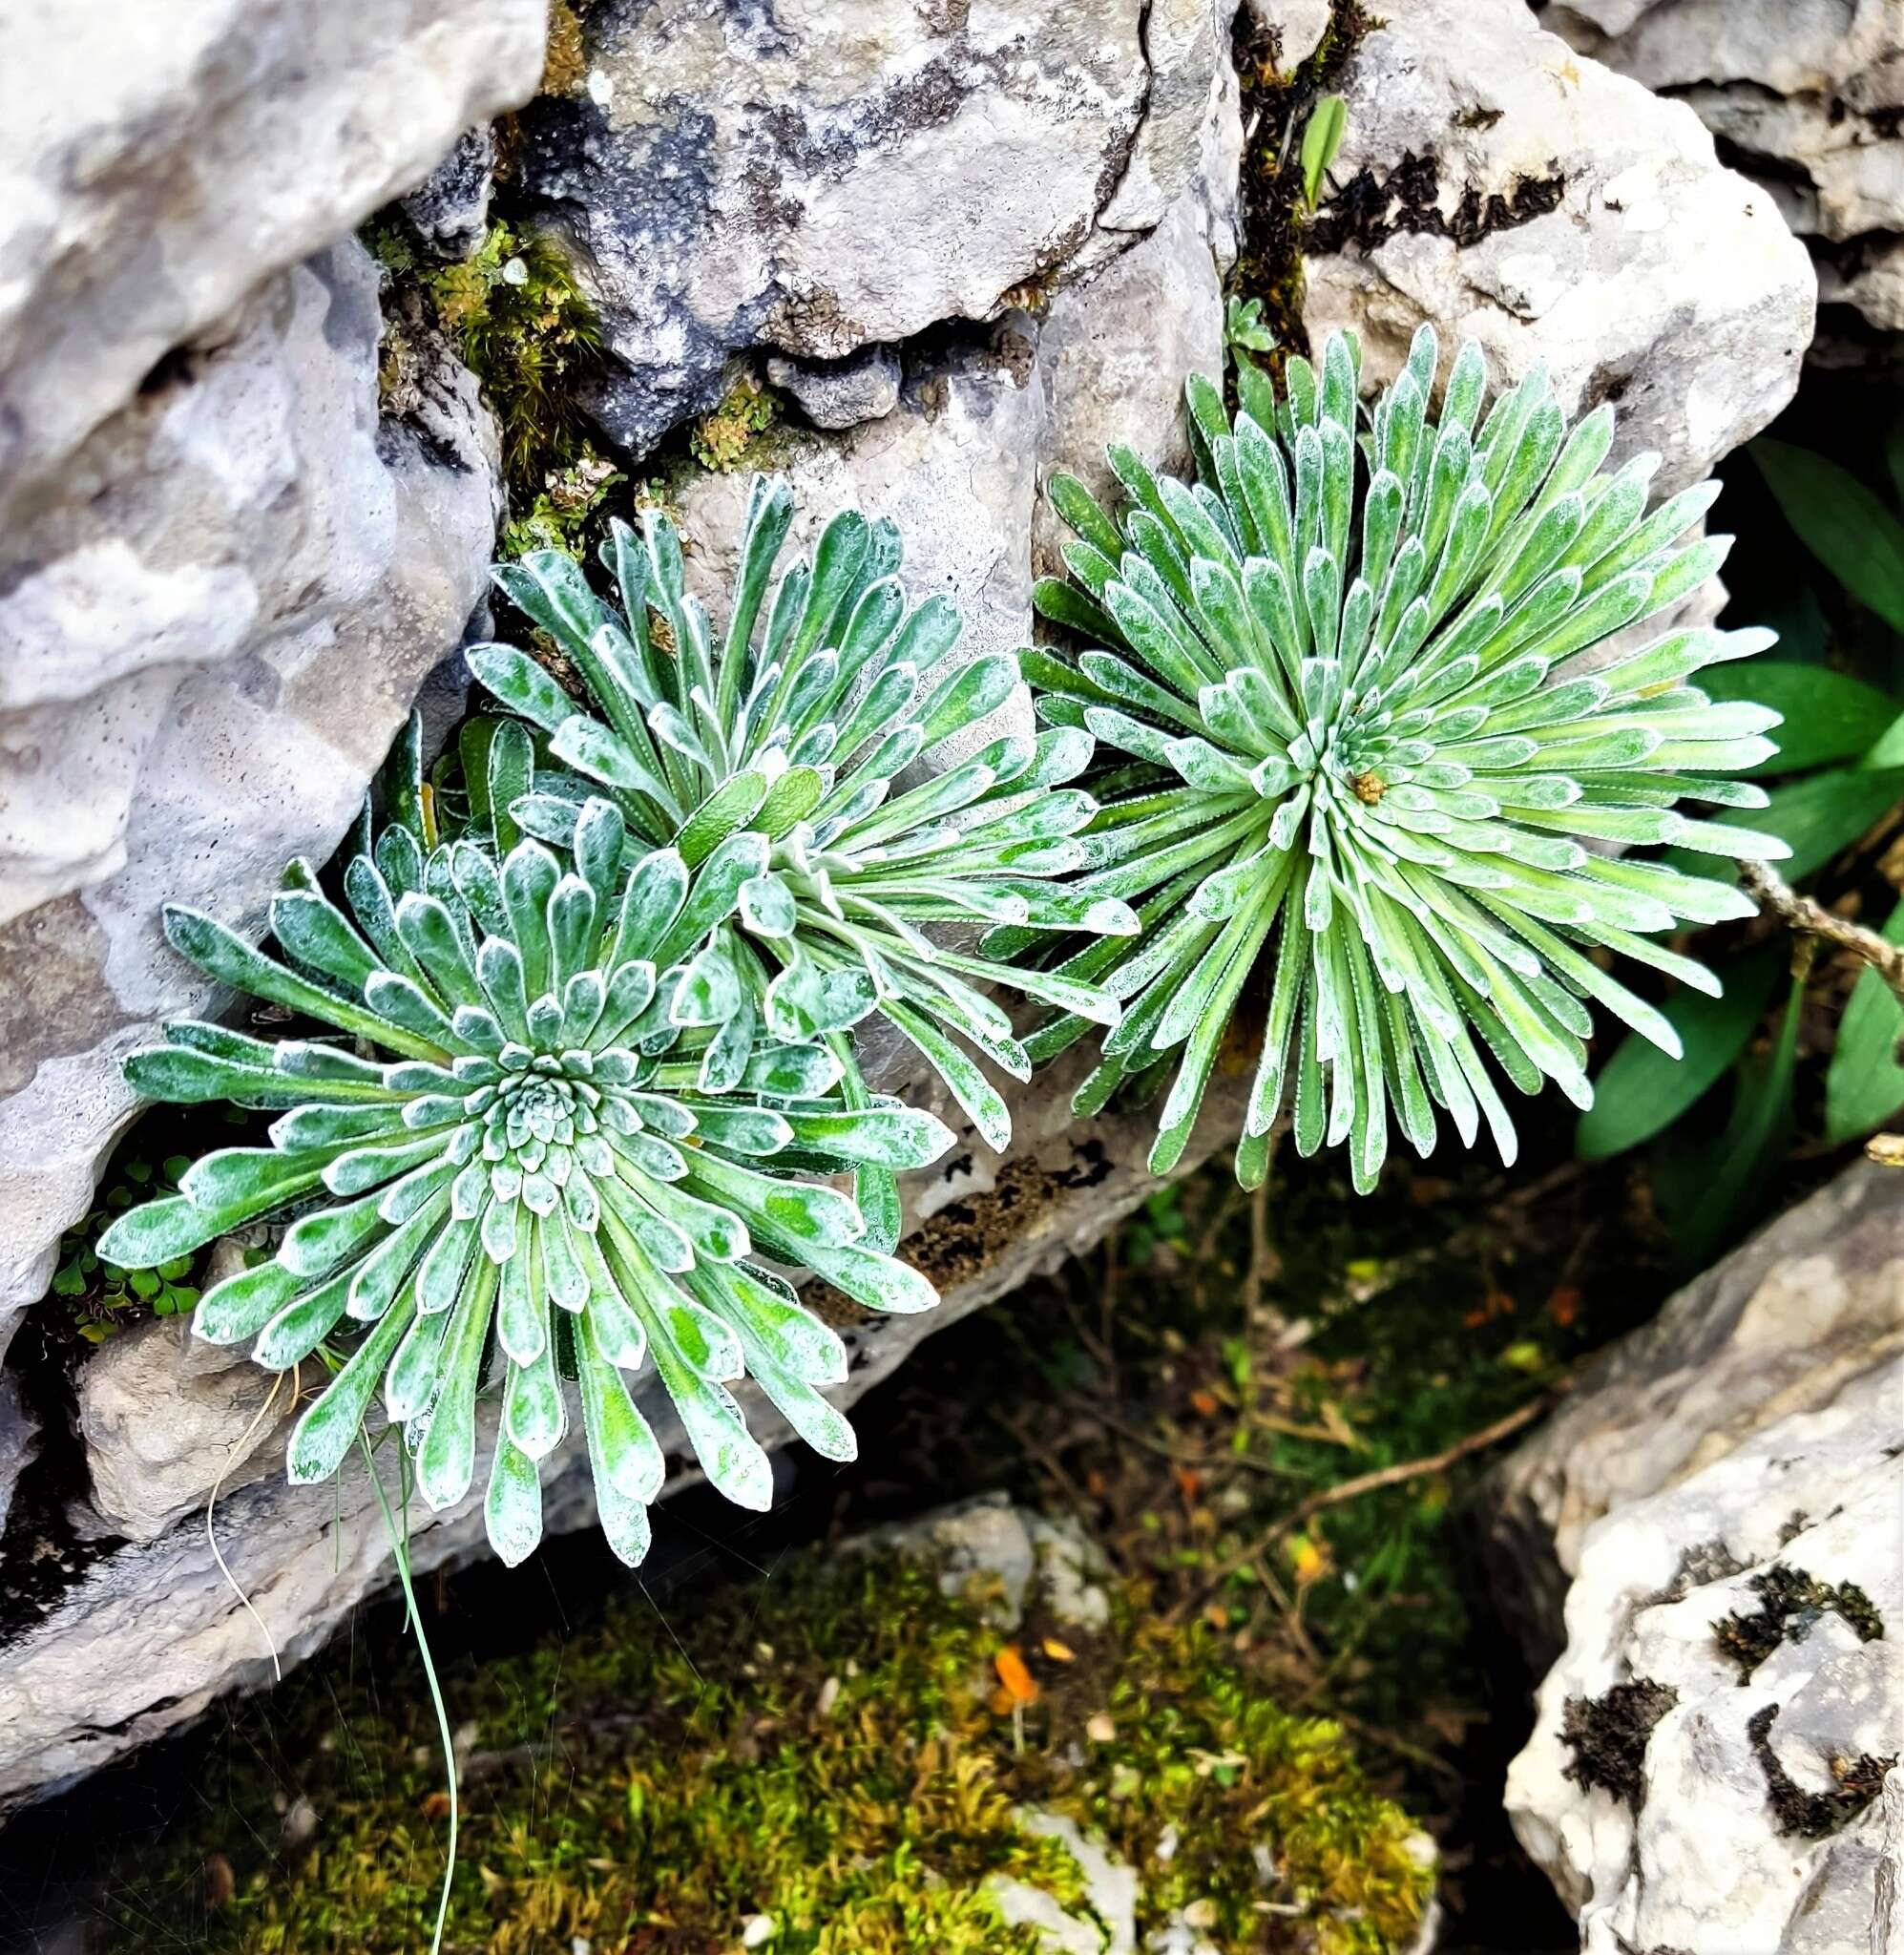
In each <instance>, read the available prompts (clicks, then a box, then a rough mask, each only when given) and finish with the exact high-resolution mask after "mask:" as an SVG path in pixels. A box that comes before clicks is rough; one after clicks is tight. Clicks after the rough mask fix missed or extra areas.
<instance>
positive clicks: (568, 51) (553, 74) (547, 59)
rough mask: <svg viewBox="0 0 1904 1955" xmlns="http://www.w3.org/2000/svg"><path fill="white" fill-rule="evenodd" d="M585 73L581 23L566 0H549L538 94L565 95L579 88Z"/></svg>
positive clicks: (571, 93) (587, 65)
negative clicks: (546, 45)
mask: <svg viewBox="0 0 1904 1955" xmlns="http://www.w3.org/2000/svg"><path fill="white" fill-rule="evenodd" d="M588 72H589V57H588V49H587V48H586V46H584V44H583V40H582V23H581V19H580V16H579V15H578V14H577V13H576V11H575V8H573V7H572V6H570V5H569V0H549V43H548V51H547V52H546V53H544V54H543V56H542V79H541V81H540V82H539V83H538V84H537V86H536V90H535V93H536V94H537V95H574V94H575V91H576V90H577V89H578V88H580V87H581V85H582V83H583V81H584V80H586V79H587V76H588Z"/></svg>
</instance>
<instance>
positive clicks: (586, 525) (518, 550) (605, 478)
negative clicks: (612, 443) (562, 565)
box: [500, 452, 626, 558]
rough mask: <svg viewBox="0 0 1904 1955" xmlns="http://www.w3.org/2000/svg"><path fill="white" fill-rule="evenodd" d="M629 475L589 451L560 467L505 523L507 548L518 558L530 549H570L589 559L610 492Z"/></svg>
mask: <svg viewBox="0 0 1904 1955" xmlns="http://www.w3.org/2000/svg"><path fill="white" fill-rule="evenodd" d="M625 479H626V477H625V476H624V475H623V474H622V473H621V471H620V470H619V469H617V467H616V466H615V464H614V463H613V462H611V461H609V460H608V459H607V458H606V457H605V456H602V455H598V454H596V453H593V452H591V453H588V454H585V455H583V456H581V457H580V458H579V459H578V460H575V461H573V462H571V463H570V464H569V465H568V467H567V468H563V469H556V470H554V471H553V472H552V473H550V474H548V475H547V476H545V477H544V480H543V486H542V488H541V489H539V490H538V491H536V494H535V498H534V501H533V502H531V503H530V505H529V508H528V510H527V512H526V513H525V514H523V515H519V516H516V517H513V519H512V520H511V521H509V522H507V523H505V524H504V525H503V532H502V540H501V546H500V547H501V551H502V555H503V556H504V557H520V556H522V555H523V553H524V552H525V551H529V550H566V551H568V552H569V553H570V554H571V555H572V556H575V557H584V558H586V557H587V556H588V554H589V553H588V541H589V536H590V533H591V531H592V530H593V529H594V528H595V527H596V524H597V519H598V517H599V515H600V513H601V509H602V505H603V503H604V502H605V501H606V500H607V498H608V494H609V491H610V490H611V489H613V488H614V487H615V486H616V485H617V483H619V482H621V481H624V480H625Z"/></svg>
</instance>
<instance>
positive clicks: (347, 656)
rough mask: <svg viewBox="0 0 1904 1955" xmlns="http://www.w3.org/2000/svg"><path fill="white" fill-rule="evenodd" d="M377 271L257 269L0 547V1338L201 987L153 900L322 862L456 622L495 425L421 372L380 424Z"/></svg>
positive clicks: (41, 1282)
mask: <svg viewBox="0 0 1904 1955" xmlns="http://www.w3.org/2000/svg"><path fill="white" fill-rule="evenodd" d="M381 326H382V322H381V318H380V315H379V311H378V303H377V278H376V271H375V267H374V266H373V265H372V264H371V263H370V261H369V259H368V257H367V256H366V254H365V253H364V252H363V251H362V250H361V248H360V247H358V246H357V245H355V244H354V243H353V244H346V245H344V246H341V247H339V248H338V249H337V250H336V251H334V252H331V253H329V254H327V255H325V256H324V257H321V258H318V259H314V260H312V261H311V262H310V263H307V264H303V265H299V266H296V267H294V268H293V269H292V270H290V271H287V272H284V273H282V274H279V275H277V276H276V277H273V278H270V279H267V280H266V282H265V283H264V284H262V286H261V287H260V288H259V289H258V291H257V292H256V293H255V294H254V295H253V296H252V297H251V298H250V299H249V300H248V301H246V302H245V304H244V305H242V306H241V308H240V309H239V311H238V312H236V313H235V314H234V315H233V316H232V317H231V318H230V320H229V321H227V322H226V324H225V325H224V326H223V327H222V328H221V329H220V332H219V333H218V334H217V335H216V336H214V337H213V338H211V339H208V340H207V341H205V342H203V343H202V344H199V345H197V346H195V347H190V348H188V349H185V350H183V351H182V352H181V353H180V354H178V356H177V357H176V358H175V359H174V360H173V362H172V363H171V364H170V365H169V366H168V368H167V370H166V374H165V377H164V380H163V383H162V384H159V385H156V386H154V387H153V388H151V389H148V390H147V391H146V392H145V393H144V394H142V395H140V396H139V398H138V399H137V400H136V402H135V403H134V404H133V405H132V406H130V407H128V408H126V409H125V410H123V411H122V412H120V413H118V414H116V415H115V416H114V417H113V418H112V419H111V420H109V421H108V422H107V423H106V424H105V426H103V427H102V428H100V429H99V430H98V431H97V432H95V433H94V435H93V436H92V438H91V439H90V440H89V441H88V442H87V443H86V444H85V446H84V448H83V449H82V450H81V451H80V452H79V453H78V454H77V455H76V456H75V457H74V458H73V461H72V463H71V464H70V468H69V472H68V473H67V475H66V477H65V486H64V489H63V491H62V493H61V494H57V495H48V496H45V497H43V498H41V500H40V501H39V503H38V504H37V505H36V507H35V511H34V514H33V515H31V518H29V519H27V520H25V521H23V522H20V523H16V524H15V525H14V526H13V527H12V528H11V529H10V531H8V532H6V533H5V535H4V537H0V574H4V576H5V578H7V581H8V587H9V593H10V595H9V600H8V603H7V605H6V606H5V608H4V610H3V611H0V674H4V675H5V677H4V679H0V807H4V809H5V814H4V816H0V968H4V969H5V971H6V973H7V983H6V986H5V988H4V998H0V1344H4V1339H5V1330H4V1327H3V1326H4V1322H5V1319H6V1316H7V1314H9V1313H10V1312H11V1311H12V1310H13V1309H15V1308H17V1307H18V1306H19V1305H21V1304H24V1303H27V1302H30V1301H31V1300H32V1299H33V1298H35V1297H36V1296H38V1295H39V1293H41V1291H42V1290H43V1288H44V1286H45V1281H46V1277H47V1274H48V1272H49V1270H50V1268H51V1262H52V1255H53V1252H54V1250H55V1249H56V1246H57V1243H58V1238H59V1234H60V1231H61V1230H62V1229H63V1228H65V1227H66V1226H67V1225H68V1224H69V1223H71V1222H72V1221H73V1219H74V1218H75V1217H76V1216H77V1215H78V1214H80V1213H81V1212H83V1210H84V1209H85V1207H86V1204H87V1201H88V1198H89V1196H90V1194H91V1190H92V1185H93V1178H94V1173H95V1172H96V1170H97V1167H98V1166H99V1164H100V1162H101V1161H102V1160H103V1158H104V1155H105V1152H106V1149H107V1148H108V1146H110V1145H111V1142H112V1140H113V1138H114V1136H115V1132H116V1131H117V1129H118V1128H119V1127H120V1126H121V1125H123V1124H124V1122H125V1120H126V1119H127V1118H128V1117H129V1115H130V1114H131V1112H132V1110H133V1107H134V1105H135V1104H136V1103H135V1100H134V1097H133V1095H132V1094H131V1092H130V1091H129V1090H128V1088H127V1087H126V1086H125V1085H124V1083H122V1081H121V1080H120V1077H119V1072H118V1062H119V1059H120V1057H121V1056H122V1055H123V1054H124V1053H125V1052H126V1051H128V1050H129V1049H131V1048H132V1047H133V1046H135V1045H136V1044H138V1043H140V1042H143V1041H146V1040H147V1039H149V1037H150V1036H151V1033H152V1029H153V1027H154V1025H155V1024H156V1022H157V1020H158V1019H160V1018H161V1017H163V1016H166V1015H180V1014H184V1015H189V1014H192V1013H197V1012H201V1011H203V1010H204V1009H205V1008H206V1007H207V1006H208V1005H209V1004H210V1003H211V1002H212V999H213V987H212V986H211V985H210V984H209V983H208V982H207V981H206V980H205V979H203V978H202V977H200V975H199V973H198V972H197V971H196V970H194V969H193V968H192V967H190V966H188V965H187V964H185V963H184V962H183V961H182V960H181V959H180V958H178V956H175V955H174V954H173V953H172V952H171V951H170V949H169V948H168V947H167V946H166V944H165V942H164V939H163V937H162V935H161V933H160V928H159V909H160V905H161V904H162V903H164V902H167V901H179V902H184V903H190V904H196V905H198V906H199V907H202V908H207V909H209V910H211V911H212V912H213V913H214V914H217V915H218V916H220V918H221V919H222V920H224V921H226V922H229V923H232V924H234V925H236V926H237V927H239V928H241V929H249V930H251V931H253V932H256V931H257V930H258V929H259V927H260V926H261V925H262V920H263V914H264V906H265V902H266V900H267V898H268V896H269V894H270V893H271V892H272V890H273V889H275V888H276V887H277V884H278V881H279V877H280V875H281V873H282V868H283V865H284V863H285V862H286V861H287V860H288V859H289V858H290V857H291V856H293V855H300V854H302V855H308V856H310V857H312V858H313V859H315V860H319V861H322V860H323V859H324V856H325V855H327V854H328V853H329V852H330V851H331V849H332V848H333V847H334V846H335V844H336V842H337V841H338V839H339V837H340V836H341V835H342V833H343V831H344V830H345V826H346V825H347V823H348V821H349V819H350V817H351V815H352V813H353V812H354V810H355V809H356V807H357V805H358V803H359V801H360V799H361V797H362V795H363V791H364V788H365V786H366V783H367V781H368V780H369V778H370V775H371V773H372V772H373V771H374V770H375V768H376V767H377V766H378V765H379V764H380V763H381V761H382V759H383V756H384V754H385V752H386V750H387V746H388V744H389V741H390V739H391V737H392V735H393V734H394V733H395V731H396V729H397V727H398V726H399V725H401V724H402V722H403V719H404V717H405V715H406V714H407V713H408V710H409V706H410V702H411V699H412V697H413V695H414V694H415V692H416V690H417V688H418V686H419V684H420V683H421V682H422V681H423V679H424V678H425V676H426V675H427V674H428V672H429V670H430V668H431V667H432V666H433V665H434V664H435V663H436V662H438V661H439V660H440V659H442V658H443V657H444V656H445V655H446V654H447V653H449V652H450V650H451V649H452V648H453V647H454V645H455V644H456V642H457V638H458V634H459V632H460V630H461V627H462V624H463V621H464V620H465V619H466V618H467V617H468V616H469V613H470V611H471V607H472V606H473V605H474V604H475V603H476V602H477V600H478V599H479V597H480V594H481V591H482V588H483V580H484V571H485V567H486V564H487V559H488V556H489V549H490V544H491V540H492V536H493V529H494V522H495V517H496V515H497V507H498V490H497V482H496V473H495V466H494V455H493V448H494V435H493V431H492V427H491V424H490V419H489V415H488V413H487V411H486V410H484V409H482V408H481V407H480V405H479V404H478V402H477V399H476V390H475V383H474V381H473V380H472V378H471V376H470V374H469V373H468V372H467V371H466V370H465V369H464V368H461V367H460V366H458V365H457V364H456V363H455V362H454V361H453V360H451V359H450V358H449V357H448V356H447V355H445V356H444V358H443V360H442V362H441V363H440V365H439V366H438V367H436V368H434V369H433V370H431V371H430V372H429V373H428V374H426V375H425V376H424V377H423V382H422V384H421V386H420V388H419V392H418V399H417V405H416V409H415V412H414V414H413V416H412V417H411V418H410V419H408V420H406V421H404V422H386V421H380V418H379V414H378V401H377V343H378V336H379V333H380V330H381Z"/></svg>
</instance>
